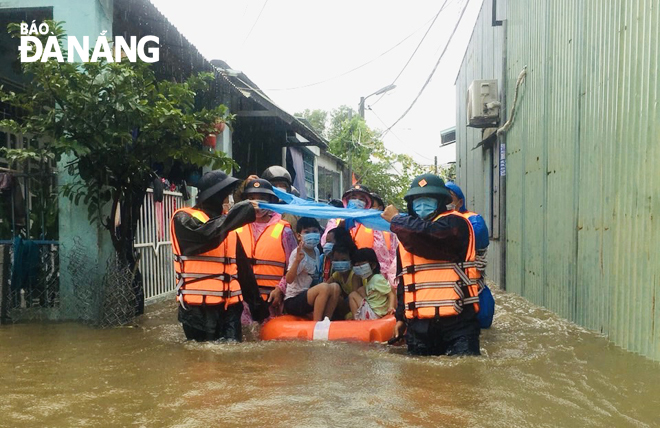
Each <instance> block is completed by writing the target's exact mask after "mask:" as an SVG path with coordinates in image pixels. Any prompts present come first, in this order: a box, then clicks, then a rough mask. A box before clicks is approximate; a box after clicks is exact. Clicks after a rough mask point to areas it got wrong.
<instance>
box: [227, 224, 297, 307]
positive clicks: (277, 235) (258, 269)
mask: <svg viewBox="0 0 660 428" xmlns="http://www.w3.org/2000/svg"><path fill="white" fill-rule="evenodd" d="M286 227H288V228H291V226H290V225H289V223H288V222H286V221H284V220H280V221H278V222H277V223H273V224H271V225H270V226H268V227H267V228H266V230H264V231H263V233H262V234H261V236H259V239H257V240H256V241H255V240H254V234H253V233H252V226H251V225H249V224H248V225H247V226H243V227H239V228H238V229H236V233H237V234H238V238H239V239H240V240H241V243H242V244H243V248H244V249H245V253H246V254H247V256H248V259H250V262H251V263H252V266H253V267H252V269H253V271H254V277H255V279H256V280H257V285H259V293H260V294H261V297H263V299H264V300H268V297H269V296H270V292H271V291H273V290H274V289H275V288H276V287H277V285H278V284H279V283H280V281H281V280H282V277H284V275H285V273H286V262H287V260H286V251H285V250H284V245H283V244H282V233H283V232H284V228H286Z"/></svg>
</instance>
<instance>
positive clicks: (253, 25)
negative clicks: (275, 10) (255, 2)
mask: <svg viewBox="0 0 660 428" xmlns="http://www.w3.org/2000/svg"><path fill="white" fill-rule="evenodd" d="M267 4H268V0H266V1H265V2H264V5H263V6H261V10H260V11H259V15H257V19H255V20H254V24H252V27H251V28H250V31H249V32H248V34H247V36H245V39H243V43H241V48H243V45H245V42H247V39H249V38H250V35H251V34H252V30H254V27H256V26H257V22H259V18H261V14H262V13H263V11H264V9H265V8H266V5H267Z"/></svg>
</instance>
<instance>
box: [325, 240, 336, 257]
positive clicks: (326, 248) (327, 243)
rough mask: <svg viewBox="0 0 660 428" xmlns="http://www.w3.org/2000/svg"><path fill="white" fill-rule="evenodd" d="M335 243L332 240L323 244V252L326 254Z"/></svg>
mask: <svg viewBox="0 0 660 428" xmlns="http://www.w3.org/2000/svg"><path fill="white" fill-rule="evenodd" d="M334 246H335V244H333V243H332V242H326V243H325V245H324V246H323V254H325V255H326V256H327V255H328V254H330V253H331V252H332V249H333V248H334Z"/></svg>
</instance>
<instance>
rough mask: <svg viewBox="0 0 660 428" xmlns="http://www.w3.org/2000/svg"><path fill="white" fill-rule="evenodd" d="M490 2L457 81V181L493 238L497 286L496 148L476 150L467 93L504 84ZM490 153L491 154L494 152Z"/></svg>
mask: <svg viewBox="0 0 660 428" xmlns="http://www.w3.org/2000/svg"><path fill="white" fill-rule="evenodd" d="M491 6H492V5H491V1H490V0H487V1H485V2H484V3H483V5H482V9H481V12H480V14H479V17H478V19H477V22H476V24H475V28H474V32H473V34H472V39H471V41H470V44H469V46H468V48H467V51H466V52H465V57H464V58H463V64H462V66H461V69H460V71H459V74H458V77H457V78H456V90H457V95H456V99H457V100H458V101H457V102H458V105H457V118H456V139H457V144H456V150H457V153H456V177H457V179H456V181H457V184H458V185H459V186H460V187H461V189H462V190H463V193H464V194H465V198H466V204H467V207H468V208H469V209H470V210H471V211H474V212H478V213H479V214H481V215H482V216H483V217H484V219H485V220H486V223H487V224H488V229H489V231H490V232H491V235H492V236H493V238H491V241H490V245H489V247H488V268H487V271H486V273H487V277H488V278H489V279H491V280H493V281H495V282H496V283H500V282H501V280H500V278H501V263H500V259H501V245H502V242H501V241H500V239H499V229H500V227H499V222H500V218H499V213H500V210H499V206H500V204H501V202H500V190H499V189H500V186H499V169H498V167H497V160H498V158H499V152H498V148H497V145H495V146H494V147H491V148H483V147H477V148H476V149H474V148H475V147H476V146H477V145H478V144H479V142H481V141H482V139H483V137H482V130H481V129H476V128H468V127H467V126H465V124H466V122H467V119H466V96H467V89H468V87H469V86H470V83H472V81H473V80H480V79H497V80H500V81H501V80H502V65H503V58H502V48H503V46H502V43H503V31H502V27H492V26H491V11H492V9H491ZM493 150H494V152H493V153H491V151H493Z"/></svg>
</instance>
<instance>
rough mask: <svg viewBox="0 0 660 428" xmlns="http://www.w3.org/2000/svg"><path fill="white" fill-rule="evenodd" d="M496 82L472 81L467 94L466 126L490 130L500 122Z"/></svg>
mask: <svg viewBox="0 0 660 428" xmlns="http://www.w3.org/2000/svg"><path fill="white" fill-rule="evenodd" d="M500 106H501V104H500V102H499V101H498V96H497V80H474V81H473V82H472V84H471V85H470V87H469V88H468V93H467V121H468V123H467V126H471V127H473V128H492V127H495V126H497V124H498V123H499V121H500Z"/></svg>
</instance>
